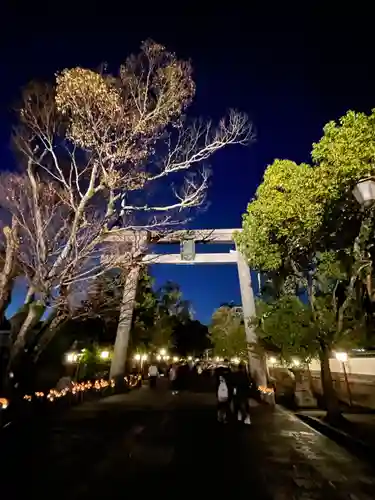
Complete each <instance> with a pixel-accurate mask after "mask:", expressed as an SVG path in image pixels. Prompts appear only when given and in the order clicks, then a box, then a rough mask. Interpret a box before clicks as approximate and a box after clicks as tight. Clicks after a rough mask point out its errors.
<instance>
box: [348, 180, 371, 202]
mask: <svg viewBox="0 0 375 500" xmlns="http://www.w3.org/2000/svg"><path fill="white" fill-rule="evenodd" d="M353 195H354V197H355V199H356V200H357V201H358V203H359V204H360V205H361V206H362V207H365V208H368V207H370V206H371V205H372V204H373V203H374V202H375V179H374V178H373V177H368V178H367V179H363V180H360V181H359V182H357V184H356V186H355V188H354V189H353Z"/></svg>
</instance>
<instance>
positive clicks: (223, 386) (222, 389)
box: [215, 364, 233, 423]
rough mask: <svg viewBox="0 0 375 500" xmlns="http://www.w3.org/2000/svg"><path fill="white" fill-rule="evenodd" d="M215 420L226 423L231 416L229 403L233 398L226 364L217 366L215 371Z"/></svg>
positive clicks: (229, 371) (229, 372) (230, 373)
mask: <svg viewBox="0 0 375 500" xmlns="http://www.w3.org/2000/svg"><path fill="white" fill-rule="evenodd" d="M215 375H216V396H217V419H218V421H219V422H221V423H227V422H228V421H229V419H230V416H231V402H232V398H233V384H232V371H231V369H230V367H229V365H228V364H225V365H222V366H219V367H218V368H216V371H215Z"/></svg>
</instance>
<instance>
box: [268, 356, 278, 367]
mask: <svg viewBox="0 0 375 500" xmlns="http://www.w3.org/2000/svg"><path fill="white" fill-rule="evenodd" d="M276 361H277V359H276V358H275V356H271V357H270V358H268V362H269V364H270V365H272V366H273V365H275V364H276Z"/></svg>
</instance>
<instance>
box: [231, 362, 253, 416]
mask: <svg viewBox="0 0 375 500" xmlns="http://www.w3.org/2000/svg"><path fill="white" fill-rule="evenodd" d="M232 380H233V393H234V395H233V403H234V411H235V414H237V418H238V420H239V421H240V422H244V423H245V424H246V425H250V424H251V420H250V407H249V398H250V397H251V396H252V391H253V390H254V389H253V382H252V380H251V379H250V377H249V375H248V373H247V370H246V366H245V365H244V364H243V363H240V364H239V365H238V370H237V372H235V373H234V374H233V377H232Z"/></svg>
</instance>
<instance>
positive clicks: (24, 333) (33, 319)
mask: <svg viewBox="0 0 375 500" xmlns="http://www.w3.org/2000/svg"><path fill="white" fill-rule="evenodd" d="M45 310H46V306H45V305H44V304H42V303H40V302H34V303H32V304H30V306H29V310H28V312H27V316H26V318H25V320H24V322H23V323H22V326H21V328H20V330H19V332H18V334H17V337H16V339H15V341H14V343H13V345H12V348H11V351H10V357H9V365H8V367H9V368H10V367H11V366H12V365H13V363H14V361H15V360H16V359H17V358H18V356H19V355H20V354H21V353H22V352H23V351H24V349H25V347H26V344H27V340H28V338H29V336H30V334H31V332H32V330H33V328H34V327H35V325H36V324H37V323H38V321H40V318H41V317H42V316H43V314H44V312H45Z"/></svg>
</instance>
